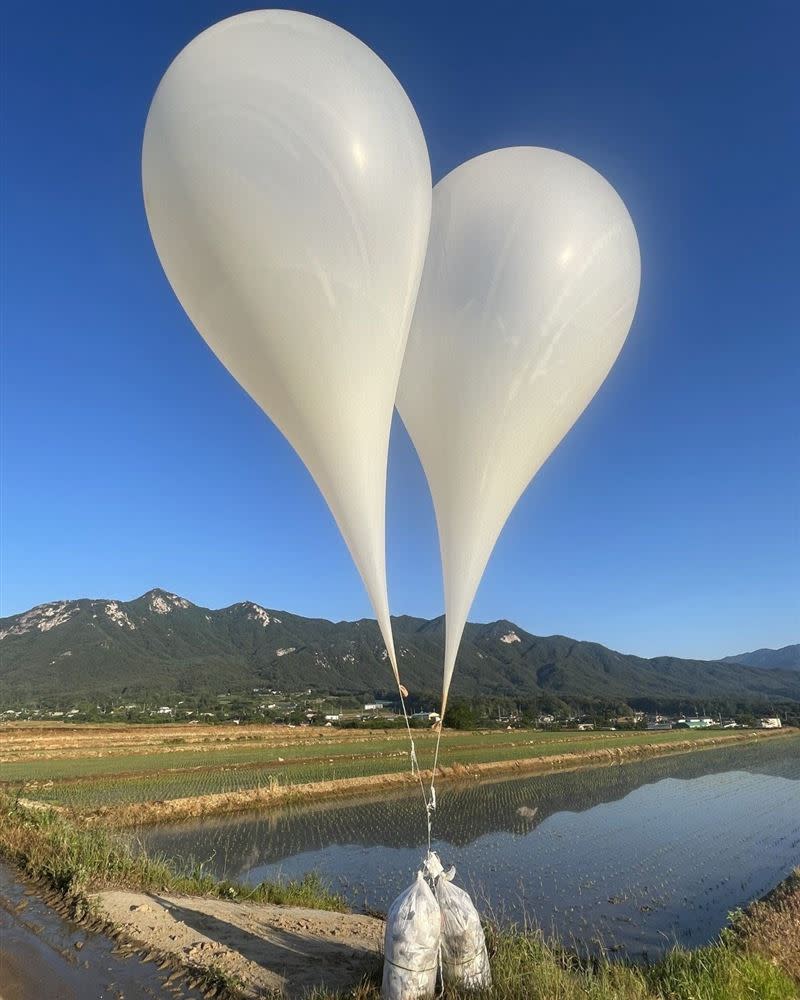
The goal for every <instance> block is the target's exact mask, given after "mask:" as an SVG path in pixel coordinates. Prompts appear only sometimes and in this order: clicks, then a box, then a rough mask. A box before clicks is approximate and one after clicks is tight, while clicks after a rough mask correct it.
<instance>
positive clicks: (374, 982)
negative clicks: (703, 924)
mask: <svg viewBox="0 0 800 1000" xmlns="http://www.w3.org/2000/svg"><path fill="white" fill-rule="evenodd" d="M488 944H489V951H490V956H491V966H492V977H493V986H492V988H491V989H490V990H481V991H466V990H460V989H456V988H452V987H450V988H448V989H446V990H445V992H444V997H445V1000H796V998H797V997H798V996H799V995H800V994H798V990H797V986H796V984H794V983H793V982H792V980H791V979H790V978H789V977H788V976H787V975H786V974H785V973H784V972H783V971H782V970H781V969H779V968H776V967H775V966H774V965H772V964H771V963H770V962H768V961H767V960H766V959H764V958H762V957H760V956H758V955H752V954H748V953H746V952H745V951H744V950H742V949H739V948H737V947H736V945H735V944H734V943H733V942H732V941H731V940H730V939H729V936H726V935H723V936H722V938H721V939H720V940H719V942H718V943H716V944H713V945H710V946H708V947H706V948H700V949H698V950H696V951H685V950H682V949H676V950H675V951H672V952H670V953H669V955H668V956H667V957H666V958H665V959H663V960H662V961H661V962H658V963H656V964H653V965H648V966H630V965H625V964H624V963H622V962H613V963H612V962H608V961H605V960H599V961H594V962H591V963H588V964H584V963H581V962H579V961H578V960H577V959H576V958H575V957H574V956H571V955H570V954H568V953H566V952H564V951H563V950H562V949H560V948H558V947H557V946H555V945H553V944H550V943H548V942H546V941H545V940H544V939H543V937H542V936H541V934H538V933H528V934H521V933H515V932H497V931H494V930H492V929H491V928H490V929H489V933H488ZM334 998H336V1000H339V998H351V1000H379V998H380V984H379V979H378V977H377V975H375V976H373V977H371V978H370V979H369V980H368V981H366V982H364V983H362V984H361V985H360V986H358V987H357V988H355V989H353V990H348V991H346V992H342V993H330V992H326V991H325V990H317V991H316V992H314V993H312V994H310V996H309V1000H334Z"/></svg>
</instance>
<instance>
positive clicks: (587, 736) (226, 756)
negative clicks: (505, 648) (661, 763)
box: [0, 724, 765, 813]
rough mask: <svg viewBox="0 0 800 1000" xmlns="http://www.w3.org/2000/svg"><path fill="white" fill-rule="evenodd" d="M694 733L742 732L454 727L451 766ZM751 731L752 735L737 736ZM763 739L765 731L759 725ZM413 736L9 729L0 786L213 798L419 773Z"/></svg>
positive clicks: (64, 794) (62, 793)
mask: <svg viewBox="0 0 800 1000" xmlns="http://www.w3.org/2000/svg"><path fill="white" fill-rule="evenodd" d="M688 738H691V739H692V740H696V741H697V742H698V745H702V743H703V742H704V741H706V740H714V741H719V740H725V739H729V738H731V737H730V736H729V734H727V733H721V732H720V731H718V730H717V731H715V730H708V731H705V732H703V731H694V732H692V733H691V734H689V733H687V732H686V731H685V730H683V731H672V732H543V731H534V730H531V731H520V730H516V731H512V732H503V731H486V732H445V733H444V734H443V737H442V753H441V761H442V763H443V764H444V765H445V766H446V767H452V766H453V765H463V766H470V765H475V764H485V763H489V762H508V763H509V764H513V762H515V761H521V762H529V763H530V762H533V761H535V760H542V761H545V759H546V758H547V757H556V756H560V755H565V754H567V755H568V754H572V753H576V754H581V753H590V752H593V751H602V750H609V751H612V752H613V751H615V750H618V749H619V750H624V749H626V748H631V747H638V746H644V745H649V746H661V747H667V746H668V745H669V744H671V743H680V742H684V741H686V740H687V739H688ZM734 738H735V739H738V740H740V739H741V738H742V735H741V734H735V736H734ZM753 738H754V739H756V738H758V739H764V738H765V737H763V736H757V735H756V734H753ZM415 741H416V745H417V753H418V758H419V762H420V766H421V767H423V768H425V767H426V766H430V764H431V761H432V757H433V742H434V736H433V734H432V733H429V732H426V731H418V732H417V733H415ZM409 766H410V764H409V752H408V741H407V738H406V736H405V734H404V733H402V732H398V731H397V730H393V731H388V732H387V731H383V730H374V731H353V730H350V731H346V730H343V731H340V730H332V729H311V728H308V727H303V728H296V729H294V728H290V727H277V726H261V727H259V726H247V727H244V726H243V727H238V726H186V725H172V726H170V725H163V726H147V727H145V726H86V725H84V726H68V725H63V724H61V725H59V724H57V725H50V726H48V725H21V724H20V725H16V724H11V725H7V726H3V727H0V791H6V792H9V793H11V794H14V795H20V796H24V797H26V798H32V799H36V800H39V801H43V802H47V803H50V804H53V805H58V806H63V807H66V808H68V809H70V810H74V811H75V812H78V813H81V812H87V811H91V810H96V809H102V808H106V807H112V808H113V807H117V806H132V805H136V804H137V803H152V802H161V801H169V800H172V799H184V798H202V797H205V796H210V795H219V794H227V793H242V792H245V793H246V792H248V791H251V790H259V789H270V788H275V787H292V786H301V785H303V784H307V783H310V782H320V781H331V780H338V779H347V778H366V777H374V776H378V775H388V774H397V773H400V772H406V771H408V770H409Z"/></svg>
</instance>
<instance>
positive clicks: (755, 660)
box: [722, 643, 800, 671]
mask: <svg viewBox="0 0 800 1000" xmlns="http://www.w3.org/2000/svg"><path fill="white" fill-rule="evenodd" d="M722 662H723V663H740V664H742V665H743V666H745V667H761V668H763V669H765V670H799V671H800V643H795V645H794V646H783V647H781V649H754V650H753V651H752V652H751V653H739V654H738V655H736V656H726V657H725V658H724V659H723V660H722Z"/></svg>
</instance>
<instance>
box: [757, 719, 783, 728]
mask: <svg viewBox="0 0 800 1000" xmlns="http://www.w3.org/2000/svg"><path fill="white" fill-rule="evenodd" d="M761 728H762V729H781V728H782V726H781V720H780V719H777V718H771V719H762V720H761Z"/></svg>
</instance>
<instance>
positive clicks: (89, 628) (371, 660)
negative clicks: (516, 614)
mask: <svg viewBox="0 0 800 1000" xmlns="http://www.w3.org/2000/svg"><path fill="white" fill-rule="evenodd" d="M392 626H393V629H394V631H395V645H396V648H397V651H398V660H399V664H400V670H401V677H402V679H403V682H404V684H405V685H406V686H407V687H408V688H409V689H411V690H412V691H415V690H416V691H418V692H419V691H427V692H436V691H438V690H439V689H440V686H441V662H442V642H443V636H444V619H443V618H442V617H439V618H434V619H426V618H417V617H414V616H411V615H398V616H396V617H393V618H392ZM253 687H269V688H276V689H280V690H298V689H301V688H306V687H311V688H314V689H317V690H324V691H327V692H330V693H343V694H344V693H351V694H361V693H367V692H378V691H386V692H389V691H391V689H392V687H393V679H392V674H391V669H390V666H389V663H388V657H387V654H386V650H385V649H384V647H383V642H382V639H381V637H380V632H379V630H378V627H377V624H376V622H375V621H374V620H373V619H368V618H363V619H360V620H358V621H340V622H332V621H329V620H327V619H324V618H305V617H303V616H300V615H295V614H292V613H291V612H288V611H281V610H275V609H271V608H265V607H263V606H262V605H259V604H256V603H255V602H253V601H239V602H236V603H235V604H231V605H228V606H227V607H224V608H219V609H210V608H205V607H202V606H201V605H197V604H194V603H193V602H191V601H189V600H187V599H186V598H184V597H180V596H179V595H177V594H173V593H171V592H169V591H166V590H162V589H160V588H155V589H153V590H150V591H147V592H146V593H145V594H142V595H140V596H139V597H136V598H134V599H133V600H131V601H119V600H113V599H108V598H79V599H77V600H74V601H69V600H64V601H53V602H50V603H48V604H42V605H37V606H36V607H34V608H31V609H29V610H28V611H25V612H22V613H20V614H18V615H12V616H9V617H6V618H2V619H0V702H10V701H11V700H14V701H15V702H19V701H20V700H23V699H29V700H32V699H42V698H51V699H52V698H53V697H56V696H57V695H58V694H60V693H61V694H66V695H67V696H70V697H79V696H83V695H85V696H95V695H96V696H97V697H101V696H116V695H118V694H120V693H121V692H122V691H127V692H130V693H132V692H137V691H150V692H165V693H166V692H186V693H196V692H197V691H198V690H202V691H208V692H213V693H224V692H225V691H227V690H234V689H236V690H249V689H252V688H253ZM453 690H454V694H456V695H464V696H470V697H474V696H478V695H486V696H489V695H493V696H501V695H502V696H508V695H510V696H539V695H542V696H544V695H548V696H553V697H558V698H561V699H563V698H574V699H607V700H620V701H630V700H633V699H640V700H641V699H654V700H661V701H663V700H666V699H673V700H674V699H679V698H680V699H686V700H703V699H719V698H728V699H738V700H740V701H749V702H753V701H765V700H770V699H772V700H775V699H779V700H789V701H798V702H800V672H795V671H793V670H781V669H769V668H766V667H761V666H758V667H756V666H746V665H741V664H739V663H735V662H724V661H721V660H720V661H715V660H685V659H679V658H677V657H669V656H661V657H655V658H652V659H647V658H644V657H638V656H635V655H633V654H627V653H619V652H617V651H616V650H612V649H609V648H607V647H605V646H602V645H601V644H599V643H593V642H586V641H583V640H577V639H572V638H570V637H568V636H560V635H553V636H535V635H533V634H531V633H529V632H527V631H526V630H525V629H522V628H521V627H520V626H518V625H516V624H515V623H513V622H511V621H509V620H507V619H500V620H498V621H495V622H489V623H485V624H478V623H474V622H470V623H468V624H467V626H466V628H465V631H464V639H463V641H462V647H461V651H460V653H459V662H458V665H457V669H456V674H455V679H454V689H453Z"/></svg>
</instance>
